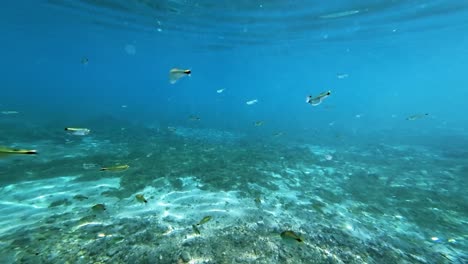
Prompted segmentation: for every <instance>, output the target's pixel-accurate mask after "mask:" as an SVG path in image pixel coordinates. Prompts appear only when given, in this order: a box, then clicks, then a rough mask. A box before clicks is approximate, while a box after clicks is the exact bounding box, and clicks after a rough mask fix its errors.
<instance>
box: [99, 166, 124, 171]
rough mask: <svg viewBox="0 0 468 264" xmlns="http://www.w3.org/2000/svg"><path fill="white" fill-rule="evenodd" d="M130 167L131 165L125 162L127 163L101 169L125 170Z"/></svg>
mask: <svg viewBox="0 0 468 264" xmlns="http://www.w3.org/2000/svg"><path fill="white" fill-rule="evenodd" d="M128 168H130V166H128V165H127V164H125V165H116V166H111V167H102V168H101V171H124V170H126V169H128Z"/></svg>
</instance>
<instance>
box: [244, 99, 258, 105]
mask: <svg viewBox="0 0 468 264" xmlns="http://www.w3.org/2000/svg"><path fill="white" fill-rule="evenodd" d="M256 103H258V100H257V99H253V100H250V101H247V102H245V104H246V105H254V104H256Z"/></svg>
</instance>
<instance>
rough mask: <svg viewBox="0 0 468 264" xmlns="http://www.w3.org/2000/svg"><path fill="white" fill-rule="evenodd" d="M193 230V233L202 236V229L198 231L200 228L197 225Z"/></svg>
mask: <svg viewBox="0 0 468 264" xmlns="http://www.w3.org/2000/svg"><path fill="white" fill-rule="evenodd" d="M192 229H193V232H194V233H195V234H197V235H199V234H200V229H198V227H197V226H196V225H192Z"/></svg>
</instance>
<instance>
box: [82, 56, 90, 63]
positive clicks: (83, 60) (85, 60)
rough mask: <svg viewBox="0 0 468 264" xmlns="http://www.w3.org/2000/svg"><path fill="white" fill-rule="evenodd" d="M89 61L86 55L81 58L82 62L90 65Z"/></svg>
mask: <svg viewBox="0 0 468 264" xmlns="http://www.w3.org/2000/svg"><path fill="white" fill-rule="evenodd" d="M88 62H89V60H88V58H86V57H82V58H81V64H83V65H88Z"/></svg>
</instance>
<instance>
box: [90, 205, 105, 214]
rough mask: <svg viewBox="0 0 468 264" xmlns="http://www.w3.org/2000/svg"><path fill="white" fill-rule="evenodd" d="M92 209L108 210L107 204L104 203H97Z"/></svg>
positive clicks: (97, 210) (98, 210) (96, 210)
mask: <svg viewBox="0 0 468 264" xmlns="http://www.w3.org/2000/svg"><path fill="white" fill-rule="evenodd" d="M91 210H93V211H95V212H102V211H105V210H106V206H105V205H104V204H95V205H93V206H92V207H91Z"/></svg>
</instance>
